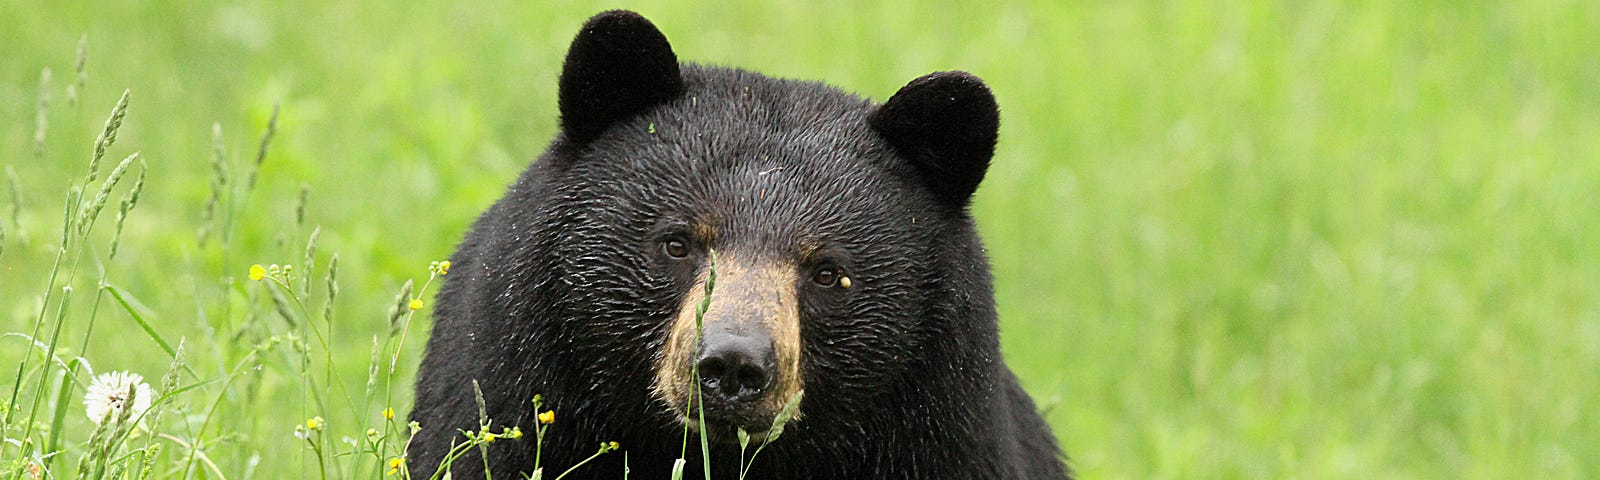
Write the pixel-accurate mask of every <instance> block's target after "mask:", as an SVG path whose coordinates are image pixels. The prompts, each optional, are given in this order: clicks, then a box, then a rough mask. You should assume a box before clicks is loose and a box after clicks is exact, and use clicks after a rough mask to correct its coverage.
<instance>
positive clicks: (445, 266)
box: [439, 260, 450, 275]
mask: <svg viewBox="0 0 1600 480" xmlns="http://www.w3.org/2000/svg"><path fill="white" fill-rule="evenodd" d="M446 273H450V261H449V260H445V261H443V262H439V274H440V275H444V274H446Z"/></svg>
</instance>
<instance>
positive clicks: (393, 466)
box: [388, 457, 406, 475]
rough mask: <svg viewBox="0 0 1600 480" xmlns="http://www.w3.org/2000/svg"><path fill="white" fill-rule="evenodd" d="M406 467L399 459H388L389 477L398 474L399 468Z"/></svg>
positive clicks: (403, 461)
mask: <svg viewBox="0 0 1600 480" xmlns="http://www.w3.org/2000/svg"><path fill="white" fill-rule="evenodd" d="M404 466H406V460H405V459H404V458H400V457H394V458H391V459H389V473H388V474H389V475H394V474H396V473H400V468H401V467H404Z"/></svg>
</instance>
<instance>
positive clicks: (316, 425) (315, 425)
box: [306, 417, 326, 431]
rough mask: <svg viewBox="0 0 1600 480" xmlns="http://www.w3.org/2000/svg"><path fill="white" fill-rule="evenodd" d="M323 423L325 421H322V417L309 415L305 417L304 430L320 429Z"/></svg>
mask: <svg viewBox="0 0 1600 480" xmlns="http://www.w3.org/2000/svg"><path fill="white" fill-rule="evenodd" d="M325 423H326V422H323V421H322V417H311V418H308V419H306V430H311V431H317V430H322V425H323V424H325Z"/></svg>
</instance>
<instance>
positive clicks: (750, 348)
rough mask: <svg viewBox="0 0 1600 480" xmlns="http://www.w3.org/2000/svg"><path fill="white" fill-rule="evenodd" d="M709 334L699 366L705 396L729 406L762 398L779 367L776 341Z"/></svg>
mask: <svg viewBox="0 0 1600 480" xmlns="http://www.w3.org/2000/svg"><path fill="white" fill-rule="evenodd" d="M706 333H707V335H706V337H705V338H704V339H702V340H703V342H702V343H701V345H702V349H701V354H700V359H699V360H698V361H697V362H696V363H695V366H696V367H697V368H699V370H700V388H701V393H702V394H704V395H706V396H707V397H709V398H710V399H712V400H716V402H715V403H723V404H727V405H729V406H735V405H738V404H741V403H748V402H753V401H755V400H757V399H759V398H761V395H762V394H763V393H766V391H767V387H768V385H770V384H771V383H772V372H773V365H774V363H776V362H775V360H774V359H773V353H772V341H771V340H770V339H768V338H766V336H765V335H753V336H747V335H737V334H732V333H726V332H716V331H712V332H706Z"/></svg>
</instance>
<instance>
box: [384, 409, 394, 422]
mask: <svg viewBox="0 0 1600 480" xmlns="http://www.w3.org/2000/svg"><path fill="white" fill-rule="evenodd" d="M383 419H384V420H394V409H393V408H385V409H383Z"/></svg>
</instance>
